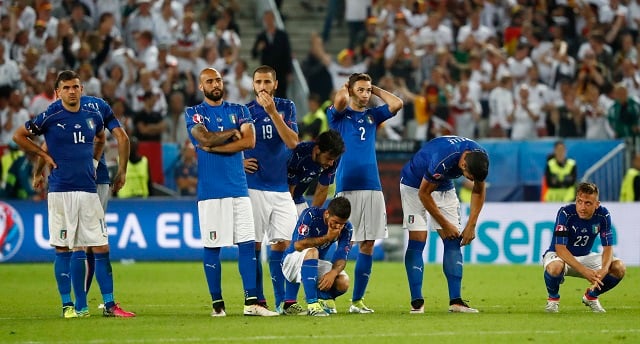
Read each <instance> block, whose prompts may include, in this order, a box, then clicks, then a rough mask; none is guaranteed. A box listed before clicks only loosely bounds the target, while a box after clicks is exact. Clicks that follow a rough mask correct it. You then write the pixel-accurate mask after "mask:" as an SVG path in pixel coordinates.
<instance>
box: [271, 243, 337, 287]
mask: <svg viewBox="0 0 640 344" xmlns="http://www.w3.org/2000/svg"><path fill="white" fill-rule="evenodd" d="M308 250H309V249H308V248H305V249H304V250H302V251H294V252H291V253H289V254H288V255H287V256H286V257H285V258H284V260H283V261H282V274H283V275H284V278H286V279H287V281H289V282H292V283H300V281H302V276H301V275H300V270H301V269H302V262H303V261H304V256H305V255H306V254H307V251H308ZM331 268H333V263H331V262H330V261H327V260H322V259H318V277H321V276H324V275H325V274H326V273H327V272H329V271H331ZM340 275H343V276H348V275H347V273H346V272H344V270H343V271H340Z"/></svg>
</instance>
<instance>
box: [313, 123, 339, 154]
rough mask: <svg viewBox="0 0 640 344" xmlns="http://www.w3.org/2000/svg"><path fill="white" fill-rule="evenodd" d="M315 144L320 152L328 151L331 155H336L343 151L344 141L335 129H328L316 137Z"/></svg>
mask: <svg viewBox="0 0 640 344" xmlns="http://www.w3.org/2000/svg"><path fill="white" fill-rule="evenodd" d="M316 145H318V148H319V149H320V152H321V153H324V152H329V154H331V156H333V157H338V156H340V155H341V154H342V153H344V141H343V140H342V136H340V133H339V132H337V131H336V130H333V129H330V130H327V131H325V132H323V133H322V134H320V135H318V137H317V138H316Z"/></svg>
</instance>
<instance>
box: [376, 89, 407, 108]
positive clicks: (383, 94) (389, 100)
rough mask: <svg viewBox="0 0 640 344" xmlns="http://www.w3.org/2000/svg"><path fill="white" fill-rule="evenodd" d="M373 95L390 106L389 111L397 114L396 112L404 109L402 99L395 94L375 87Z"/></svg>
mask: <svg viewBox="0 0 640 344" xmlns="http://www.w3.org/2000/svg"><path fill="white" fill-rule="evenodd" d="M372 93H373V94H374V95H376V96H378V97H380V99H382V101H384V102H385V103H386V104H387V105H389V111H391V112H392V113H394V114H395V113H396V112H398V111H400V109H402V106H403V102H402V99H400V98H399V97H397V96H396V95H395V94H393V93H391V92H388V91H385V90H383V89H381V88H380V87H378V86H373V89H372Z"/></svg>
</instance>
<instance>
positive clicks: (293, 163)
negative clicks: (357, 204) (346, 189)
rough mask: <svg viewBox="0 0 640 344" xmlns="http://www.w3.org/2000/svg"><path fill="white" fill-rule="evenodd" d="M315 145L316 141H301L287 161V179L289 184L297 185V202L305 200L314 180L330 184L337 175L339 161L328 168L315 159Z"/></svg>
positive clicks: (322, 183) (295, 189) (295, 192)
mask: <svg viewBox="0 0 640 344" xmlns="http://www.w3.org/2000/svg"><path fill="white" fill-rule="evenodd" d="M315 145H316V144H315V142H300V143H299V144H298V146H296V148H295V149H294V150H293V153H292V154H291V158H290V159H289V162H288V163H287V181H288V183H289V185H295V188H294V190H293V201H294V202H295V203H296V204H300V203H304V202H305V199H304V192H305V191H306V190H307V188H308V187H309V185H310V184H311V183H312V182H313V181H314V180H318V184H321V185H329V184H331V183H333V179H334V177H335V175H336V166H338V162H337V161H336V162H335V163H334V164H333V166H331V167H329V168H327V169H323V168H322V166H320V165H319V164H318V163H316V162H315V161H313V158H312V157H311V153H312V152H313V147H315Z"/></svg>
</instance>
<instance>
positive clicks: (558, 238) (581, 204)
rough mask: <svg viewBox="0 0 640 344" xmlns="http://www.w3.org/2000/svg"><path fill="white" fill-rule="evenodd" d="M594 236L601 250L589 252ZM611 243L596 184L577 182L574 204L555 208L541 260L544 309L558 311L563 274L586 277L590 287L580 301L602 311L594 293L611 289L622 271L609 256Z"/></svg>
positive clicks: (608, 215) (604, 209)
mask: <svg viewBox="0 0 640 344" xmlns="http://www.w3.org/2000/svg"><path fill="white" fill-rule="evenodd" d="M597 236H600V242H601V243H602V248H603V249H602V253H594V252H591V248H592V247H593V243H594V241H595V239H596V237H597ZM612 244H613V233H612V231H611V215H610V214H609V211H608V210H607V208H605V207H602V206H600V201H598V187H597V186H596V185H595V184H593V183H580V185H578V190H577V191H576V202H575V204H570V205H567V206H564V207H562V208H560V210H559V211H558V215H557V217H556V224H555V230H554V232H553V238H552V239H551V246H550V247H549V249H548V250H547V252H545V254H544V256H543V259H542V263H543V264H544V281H545V283H546V285H547V291H548V292H549V298H548V299H547V306H546V307H545V310H546V311H547V312H551V313H556V312H558V306H559V305H560V293H559V291H560V284H561V283H562V282H564V276H573V277H582V278H585V279H587V280H588V281H589V282H590V283H591V287H590V288H588V289H587V291H586V292H585V293H584V295H583V296H582V303H584V305H585V306H587V307H589V308H591V310H592V311H594V312H605V310H604V308H602V306H601V305H600V301H599V300H598V296H600V295H601V294H603V293H605V292H607V291H608V290H610V289H613V287H615V286H616V285H617V284H618V283H619V282H620V280H622V278H623V277H624V273H625V267H624V264H623V262H622V261H621V260H620V259H618V258H616V257H614V256H613V247H612V246H611V245H612Z"/></svg>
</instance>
